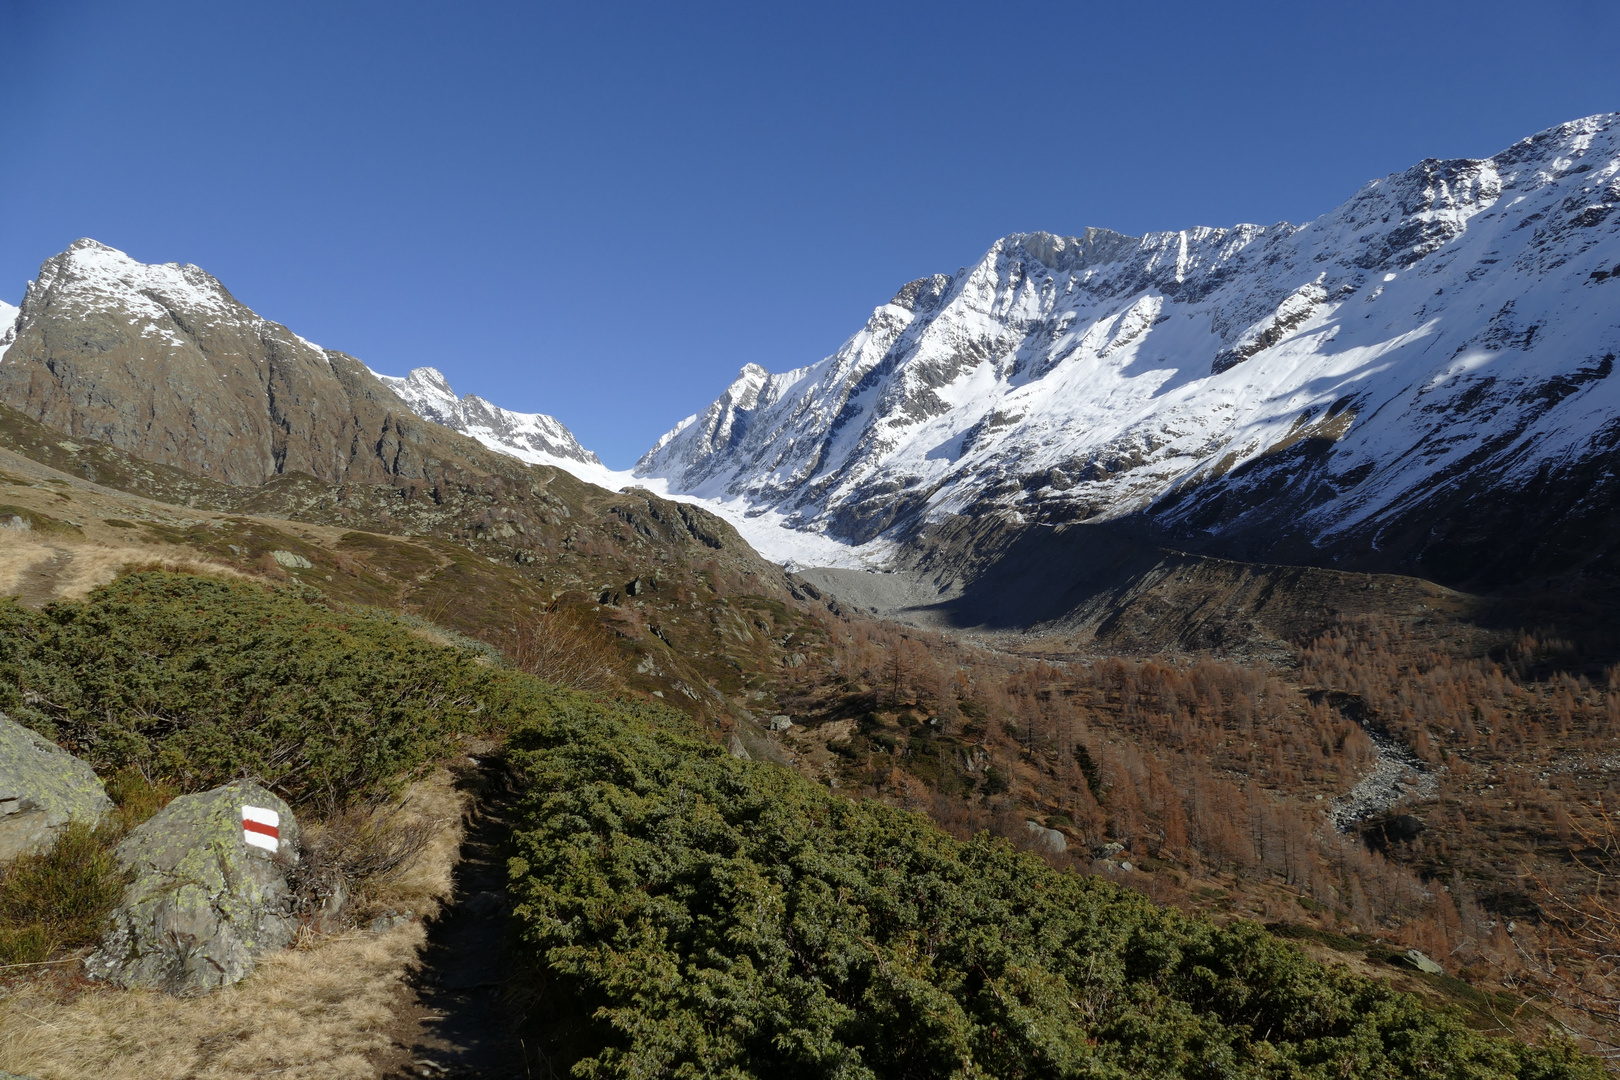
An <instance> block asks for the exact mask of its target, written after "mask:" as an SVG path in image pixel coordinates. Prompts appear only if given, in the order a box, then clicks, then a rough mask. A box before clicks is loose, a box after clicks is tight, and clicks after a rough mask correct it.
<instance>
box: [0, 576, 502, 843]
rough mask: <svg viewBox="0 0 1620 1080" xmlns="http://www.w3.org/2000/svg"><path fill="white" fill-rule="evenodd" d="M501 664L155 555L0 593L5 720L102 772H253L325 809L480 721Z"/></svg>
mask: <svg viewBox="0 0 1620 1080" xmlns="http://www.w3.org/2000/svg"><path fill="white" fill-rule="evenodd" d="M512 674H513V673H510V672H502V671H500V670H499V669H495V668H492V667H491V666H490V665H489V663H488V658H487V657H486V656H484V655H483V654H481V653H480V652H478V651H476V650H473V649H466V648H454V647H452V648H446V647H445V646H443V645H441V644H438V643H434V642H430V641H425V640H422V638H421V637H419V636H417V635H416V634H413V633H412V631H411V628H409V627H407V626H404V625H402V624H400V623H399V622H397V621H392V620H387V619H379V618H374V617H366V616H365V615H363V614H358V613H352V612H349V611H347V610H345V609H343V608H341V607H336V606H331V605H329V604H327V603H326V602H325V601H324V599H323V598H322V597H321V596H320V594H319V593H316V592H314V591H313V590H308V589H304V588H301V587H298V586H292V587H287V586H270V585H266V584H263V583H260V582H253V581H244V580H228V579H221V578H210V577H199V576H192V575H187V574H176V573H165V572H158V571H153V572H143V573H138V574H131V575H129V576H128V577H125V578H122V579H120V580H118V581H116V582H114V583H113V584H111V585H107V586H104V587H102V588H99V589H97V590H95V591H94V592H92V593H91V594H90V596H89V597H88V598H87V599H86V600H84V601H82V602H73V603H59V604H53V605H50V606H49V607H47V608H45V609H44V610H43V611H39V612H36V611H31V610H29V609H27V608H24V607H22V606H21V605H19V604H17V603H15V602H11V601H6V602H0V710H4V711H5V712H7V713H9V714H10V715H11V716H12V718H13V719H15V720H17V721H18V722H20V723H23V724H27V725H28V726H30V727H32V728H34V729H35V730H37V731H40V732H41V733H43V734H45V735H47V736H48V737H51V738H54V739H56V740H57V741H58V742H60V743H62V744H63V745H65V746H67V747H68V748H69V749H70V750H72V751H73V752H74V753H77V754H79V755H80V756H81V757H84V758H86V759H88V760H89V761H90V762H91V764H92V765H94V766H95V768H96V770H97V771H98V772H102V773H108V772H113V773H120V775H124V774H123V773H121V772H120V770H133V772H132V773H131V774H130V775H134V774H138V775H139V776H141V777H143V778H144V777H152V778H157V779H158V780H160V781H162V782H165V783H167V784H169V785H171V786H172V787H173V788H174V789H176V790H180V791H195V790H199V789H204V788H209V787H213V786H216V785H218V784H221V783H225V782H228V781H230V780H233V779H236V778H237V777H242V776H248V777H253V778H255V779H257V780H259V781H260V782H261V783H263V784H265V785H266V786H268V787H270V788H272V789H274V790H276V791H277V792H279V793H280V794H281V795H283V797H285V798H286V799H287V800H288V801H289V802H291V803H293V804H294V805H297V806H305V805H313V806H314V807H315V808H316V809H317V810H318V811H320V812H322V813H330V812H334V811H335V810H336V809H337V808H338V807H340V806H342V805H343V804H345V803H346V802H348V801H349V800H350V799H352V798H355V797H357V796H366V795H369V794H371V793H373V792H374V791H375V790H376V789H377V788H378V787H379V785H385V784H387V783H389V782H391V781H392V780H394V779H396V778H398V777H400V776H401V775H403V774H406V773H409V772H410V771H411V770H414V769H417V768H419V767H420V766H422V765H424V764H426V763H428V762H431V761H435V760H437V759H439V758H441V757H443V756H444V755H445V754H447V753H449V752H450V750H451V749H452V748H453V746H454V745H455V743H456V737H457V736H458V735H460V734H462V733H473V732H482V731H485V730H487V729H488V728H489V727H490V725H491V724H492V723H493V722H495V720H494V714H495V712H496V711H497V710H496V709H495V708H493V707H491V706H490V702H491V701H492V700H495V699H498V700H499V701H500V702H507V701H510V700H512V694H511V693H508V692H500V693H497V692H496V690H497V688H498V687H500V686H502V685H504V682H505V681H509V680H510V677H511V675H512ZM145 797H146V796H143V798H145ZM153 809H155V807H153Z"/></svg>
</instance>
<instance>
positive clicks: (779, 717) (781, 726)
mask: <svg viewBox="0 0 1620 1080" xmlns="http://www.w3.org/2000/svg"><path fill="white" fill-rule="evenodd" d="M792 726H793V718H792V717H791V716H785V715H783V714H782V713H777V714H776V715H775V716H773V717H771V722H770V729H771V730H772V731H786V730H787V729H788V728H790V727H792Z"/></svg>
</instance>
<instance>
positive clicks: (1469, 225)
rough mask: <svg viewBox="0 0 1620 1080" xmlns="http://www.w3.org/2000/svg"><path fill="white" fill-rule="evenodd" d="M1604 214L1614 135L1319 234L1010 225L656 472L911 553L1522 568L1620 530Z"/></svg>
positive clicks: (1619, 188)
mask: <svg viewBox="0 0 1620 1080" xmlns="http://www.w3.org/2000/svg"><path fill="white" fill-rule="evenodd" d="M1616 207H1620V114H1610V115H1605V116H1596V117H1591V118H1588V119H1585V120H1581V121H1577V122H1574V123H1570V124H1565V125H1562V126H1560V127H1557V128H1553V129H1550V130H1548V131H1545V132H1542V133H1540V134H1538V135H1536V136H1533V137H1531V138H1528V139H1525V140H1523V141H1521V142H1519V143H1516V144H1515V145H1514V146H1512V147H1510V148H1509V149H1507V150H1505V151H1503V152H1502V153H1500V154H1497V155H1496V156H1494V157H1491V158H1488V159H1484V160H1458V161H1433V160H1431V161H1424V162H1421V163H1419V164H1418V165H1416V166H1414V167H1413V168H1411V169H1409V170H1407V171H1406V172H1403V173H1398V174H1394V175H1392V176H1389V177H1386V178H1384V179H1382V180H1377V181H1373V182H1371V183H1369V184H1367V185H1366V186H1365V187H1364V188H1362V190H1360V191H1359V192H1357V193H1356V194H1355V196H1354V197H1353V198H1351V199H1350V200H1349V201H1348V202H1346V203H1345V204H1344V205H1342V206H1340V207H1338V208H1337V209H1335V210H1333V211H1331V212H1329V213H1328V214H1326V215H1324V216H1323V217H1321V218H1319V219H1317V220H1316V221H1313V222H1311V223H1309V224H1307V225H1304V226H1294V225H1288V224H1278V225H1270V226H1256V225H1239V226H1235V227H1233V228H1229V229H1214V228H1198V229H1188V230H1183V231H1180V232H1170V233H1155V234H1150V235H1148V236H1145V237H1140V238H1136V237H1128V236H1122V235H1119V234H1117V233H1111V232H1107V231H1103V230H1090V231H1088V232H1087V233H1086V234H1085V235H1084V236H1081V237H1057V236H1051V235H1047V234H1044V233H1035V234H1024V235H1015V236H1010V237H1007V238H1006V239H1004V240H1001V241H999V242H998V243H997V244H995V245H994V246H993V247H992V248H991V249H990V250H989V251H988V252H987V253H986V254H985V256H984V257H983V258H982V259H981V260H980V261H979V262H978V263H977V264H976V265H975V266H973V267H972V268H970V269H966V270H963V271H961V272H958V273H957V274H955V275H950V276H945V275H939V276H935V277H932V278H926V279H923V280H920V281H916V282H912V283H911V284H909V285H907V286H906V287H905V288H903V289H902V290H901V291H900V292H899V294H897V295H896V296H895V297H894V298H893V299H892V300H891V301H890V302H889V303H887V304H885V305H883V306H881V307H879V308H878V309H877V310H876V311H875V312H874V313H873V315H872V317H871V319H870V320H868V322H867V324H866V326H865V327H863V328H862V330H861V331H860V332H859V333H857V334H856V335H855V336H854V337H852V338H850V339H849V341H847V342H845V344H844V345H843V346H842V347H841V348H840V349H839V350H838V351H837V352H836V353H834V354H833V355H832V356H830V357H828V358H826V359H825V360H822V361H820V362H819V363H816V364H813V365H810V366H808V367H805V368H800V369H798V370H795V371H791V372H787V373H785V374H780V375H770V374H768V373H767V372H766V371H764V370H763V369H761V368H759V367H757V366H753V365H750V366H749V367H746V368H744V369H743V371H742V373H741V374H740V375H739V377H738V379H737V381H736V382H735V383H733V385H732V386H731V387H730V388H728V389H727V390H726V392H725V393H724V394H722V395H721V397H720V398H719V399H718V400H716V401H715V403H714V404H713V405H712V406H710V408H709V409H708V410H707V411H706V412H705V413H703V414H701V415H700V416H696V417H692V418H690V419H688V420H687V421H685V422H683V423H682V424H681V425H679V426H677V427H676V428H675V429H674V430H672V431H671V432H670V433H669V434H668V435H666V436H665V437H664V438H663V439H661V440H660V441H659V442H658V444H657V445H656V446H655V447H654V448H653V449H652V450H651V451H650V452H649V453H648V454H647V455H646V456H645V457H644V458H643V459H642V460H641V462H640V463H639V464H638V465H637V467H636V472H637V474H638V475H641V476H645V477H657V478H662V479H664V480H665V481H666V482H667V483H668V484H669V487H670V490H672V491H675V492H683V493H690V494H695V495H708V496H718V497H726V498H731V499H741V500H743V501H744V502H745V503H747V504H748V505H749V506H751V507H752V508H754V509H756V510H761V511H773V512H775V513H777V514H781V515H783V516H784V519H785V520H786V522H787V523H788V524H789V525H791V526H794V527H797V528H800V529H804V530H809V531H813V532H820V533H825V534H827V535H830V536H834V537H837V538H839V539H841V540H844V541H847V542H849V543H851V544H861V543H866V542H869V541H873V540H877V539H882V540H886V541H892V542H898V543H899V544H901V546H902V551H905V550H907V549H908V548H909V549H911V550H915V547H916V545H917V543H919V542H920V541H921V540H923V539H925V538H927V537H929V536H931V535H936V534H937V533H938V532H939V530H940V529H942V528H946V527H948V523H949V522H950V521H951V520H952V519H954V518H959V517H968V518H973V519H979V520H984V519H994V520H996V521H997V522H999V523H1001V524H1002V525H1004V526H1007V527H1013V528H1017V527H1031V526H1034V525H1047V526H1051V525H1062V524H1070V523H1078V522H1087V523H1098V522H1108V521H1113V522H1127V521H1128V522H1133V523H1135V525H1136V526H1138V527H1139V530H1138V531H1140V532H1144V533H1146V534H1148V535H1151V536H1152V537H1154V538H1156V539H1158V540H1159V541H1160V542H1169V543H1173V544H1177V545H1180V546H1187V547H1196V548H1201V549H1204V550H1211V551H1215V552H1218V553H1223V554H1236V555H1240V556H1245V557H1282V558H1288V559H1294V560H1300V561H1309V560H1316V559H1327V560H1330V561H1332V560H1338V561H1341V562H1343V561H1355V560H1357V559H1360V560H1362V561H1363V562H1365V561H1367V560H1369V559H1370V560H1372V561H1379V560H1382V561H1383V562H1384V563H1385V564H1387V565H1389V566H1391V567H1392V568H1402V569H1416V570H1418V571H1420V572H1427V573H1433V574H1436V575H1437V576H1449V577H1450V578H1452V579H1467V578H1468V577H1469V575H1470V574H1471V573H1474V571H1475V570H1476V569H1477V567H1476V566H1475V565H1474V564H1475V563H1477V562H1478V559H1479V558H1483V557H1485V556H1491V557H1493V558H1494V557H1496V556H1495V555H1493V554H1492V552H1489V551H1482V550H1478V549H1477V543H1476V540H1477V539H1478V538H1480V537H1493V539H1492V541H1491V544H1492V545H1494V547H1495V548H1497V549H1501V548H1502V547H1503V544H1502V541H1503V539H1504V537H1503V536H1502V534H1501V533H1500V531H1499V529H1500V528H1501V527H1503V526H1510V527H1512V528H1513V530H1514V531H1515V532H1516V533H1518V534H1520V535H1521V537H1522V538H1523V539H1524V540H1525V543H1524V544H1521V545H1520V547H1521V551H1520V554H1519V555H1516V556H1514V559H1515V560H1517V561H1519V562H1521V563H1525V565H1528V564H1530V563H1535V562H1536V559H1537V558H1538V556H1536V554H1535V551H1533V550H1531V549H1532V548H1535V547H1536V543H1535V542H1532V540H1531V539H1530V535H1529V534H1530V533H1545V531H1546V530H1554V531H1559V530H1562V531H1563V532H1565V533H1567V534H1570V535H1571V536H1572V535H1573V533H1571V532H1570V530H1572V529H1573V530H1574V532H1575V533H1579V532H1580V531H1581V530H1582V529H1585V528H1586V526H1585V525H1581V524H1579V523H1580V522H1583V521H1586V522H1588V524H1591V523H1592V522H1595V521H1596V518H1594V517H1593V515H1597V516H1598V517H1601V516H1602V515H1604V514H1607V513H1609V512H1610V511H1611V510H1614V509H1616V508H1615V507H1612V506H1610V505H1609V504H1610V502H1611V501H1612V500H1611V499H1610V498H1609V497H1608V496H1607V495H1606V494H1605V492H1607V491H1609V490H1611V489H1612V488H1613V487H1614V485H1613V483H1612V482H1611V481H1612V478H1613V475H1614V469H1613V466H1612V463H1613V461H1614V452H1615V447H1616V445H1617V444H1620V382H1617V381H1616V380H1613V379H1612V378H1610V376H1611V373H1612V371H1613V367H1614V357H1615V354H1616V353H1617V352H1620V318H1617V316H1616V312H1617V311H1620V214H1617V213H1615V210H1616ZM1524 492H1531V493H1533V494H1532V496H1531V497H1530V502H1528V503H1526V502H1525V501H1524V498H1525V496H1523V495H1522V493H1524ZM1588 519H1590V521H1589V520H1588ZM1593 527H1596V526H1595V525H1594V526H1593ZM1470 537H1474V538H1475V539H1472V540H1471V539H1469V538H1470ZM1560 543H1561V542H1560ZM1470 544H1475V546H1474V547H1470V546H1469V545H1470ZM1543 546H1544V545H1543ZM1554 546H1555V547H1558V546H1559V545H1558V544H1555V545H1554ZM1578 547H1580V545H1579V544H1576V543H1573V542H1571V543H1562V547H1561V550H1562V554H1559V555H1557V556H1556V557H1554V556H1552V555H1550V554H1548V551H1550V549H1548V551H1543V554H1548V558H1549V559H1550V560H1551V561H1550V563H1549V565H1564V564H1565V563H1567V562H1568V559H1569V558H1573V557H1577V556H1578V552H1577V551H1576V550H1575V549H1576V548H1578ZM1537 550H1539V549H1537ZM1525 560H1528V562H1527V563H1526V562H1525ZM1498 561H1500V560H1498ZM1547 561H1548V560H1547V559H1543V560H1542V562H1544V563H1545V562H1547ZM1577 561H1578V559H1577ZM1521 569H1522V568H1521ZM1499 570H1500V573H1501V574H1508V575H1510V576H1511V574H1512V573H1514V572H1519V571H1513V570H1511V569H1509V568H1506V567H1501V568H1499Z"/></svg>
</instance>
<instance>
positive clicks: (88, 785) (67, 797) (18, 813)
mask: <svg viewBox="0 0 1620 1080" xmlns="http://www.w3.org/2000/svg"><path fill="white" fill-rule="evenodd" d="M111 809H112V800H111V799H109V798H107V792H106V790H105V789H104V788H103V787H102V785H101V778H100V777H98V776H96V773H95V770H94V769H92V768H90V766H89V765H88V764H87V763H85V762H83V761H81V760H79V759H78V758H76V757H74V756H73V755H72V754H70V753H68V752H67V751H66V750H63V749H62V748H61V747H59V746H57V745H56V744H55V743H53V742H51V741H50V740H49V739H47V738H45V737H44V736H42V735H40V734H38V733H37V732H34V731H30V730H29V729H28V728H25V727H23V726H22V725H21V724H19V723H17V722H16V721H14V720H12V719H11V718H10V717H8V716H7V715H6V714H5V713H0V864H3V863H8V862H10V861H11V860H12V859H15V858H16V857H17V856H18V855H21V854H23V853H24V852H28V851H33V850H36V849H38V848H41V847H45V846H47V845H48V844H49V843H50V842H51V841H52V840H53V839H55V837H56V834H57V833H59V832H60V831H61V830H62V829H64V828H66V827H67V824H68V822H70V821H84V822H88V823H91V824H94V823H95V822H98V821H100V820H101V818H102V816H103V815H104V814H106V813H107V812H108V811H109V810H111Z"/></svg>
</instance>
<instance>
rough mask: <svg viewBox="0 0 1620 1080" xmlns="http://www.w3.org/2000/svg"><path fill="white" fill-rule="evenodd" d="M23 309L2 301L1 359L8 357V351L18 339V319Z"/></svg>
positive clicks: (0, 311) (0, 320)
mask: <svg viewBox="0 0 1620 1080" xmlns="http://www.w3.org/2000/svg"><path fill="white" fill-rule="evenodd" d="M21 314H22V309H21V308H19V307H15V306H13V305H11V304H8V303H6V302H5V301H4V300H0V358H3V357H4V356H5V355H6V350H7V349H8V348H10V347H11V343H12V342H13V341H15V340H16V339H17V317H18V316H19V315H21Z"/></svg>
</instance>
